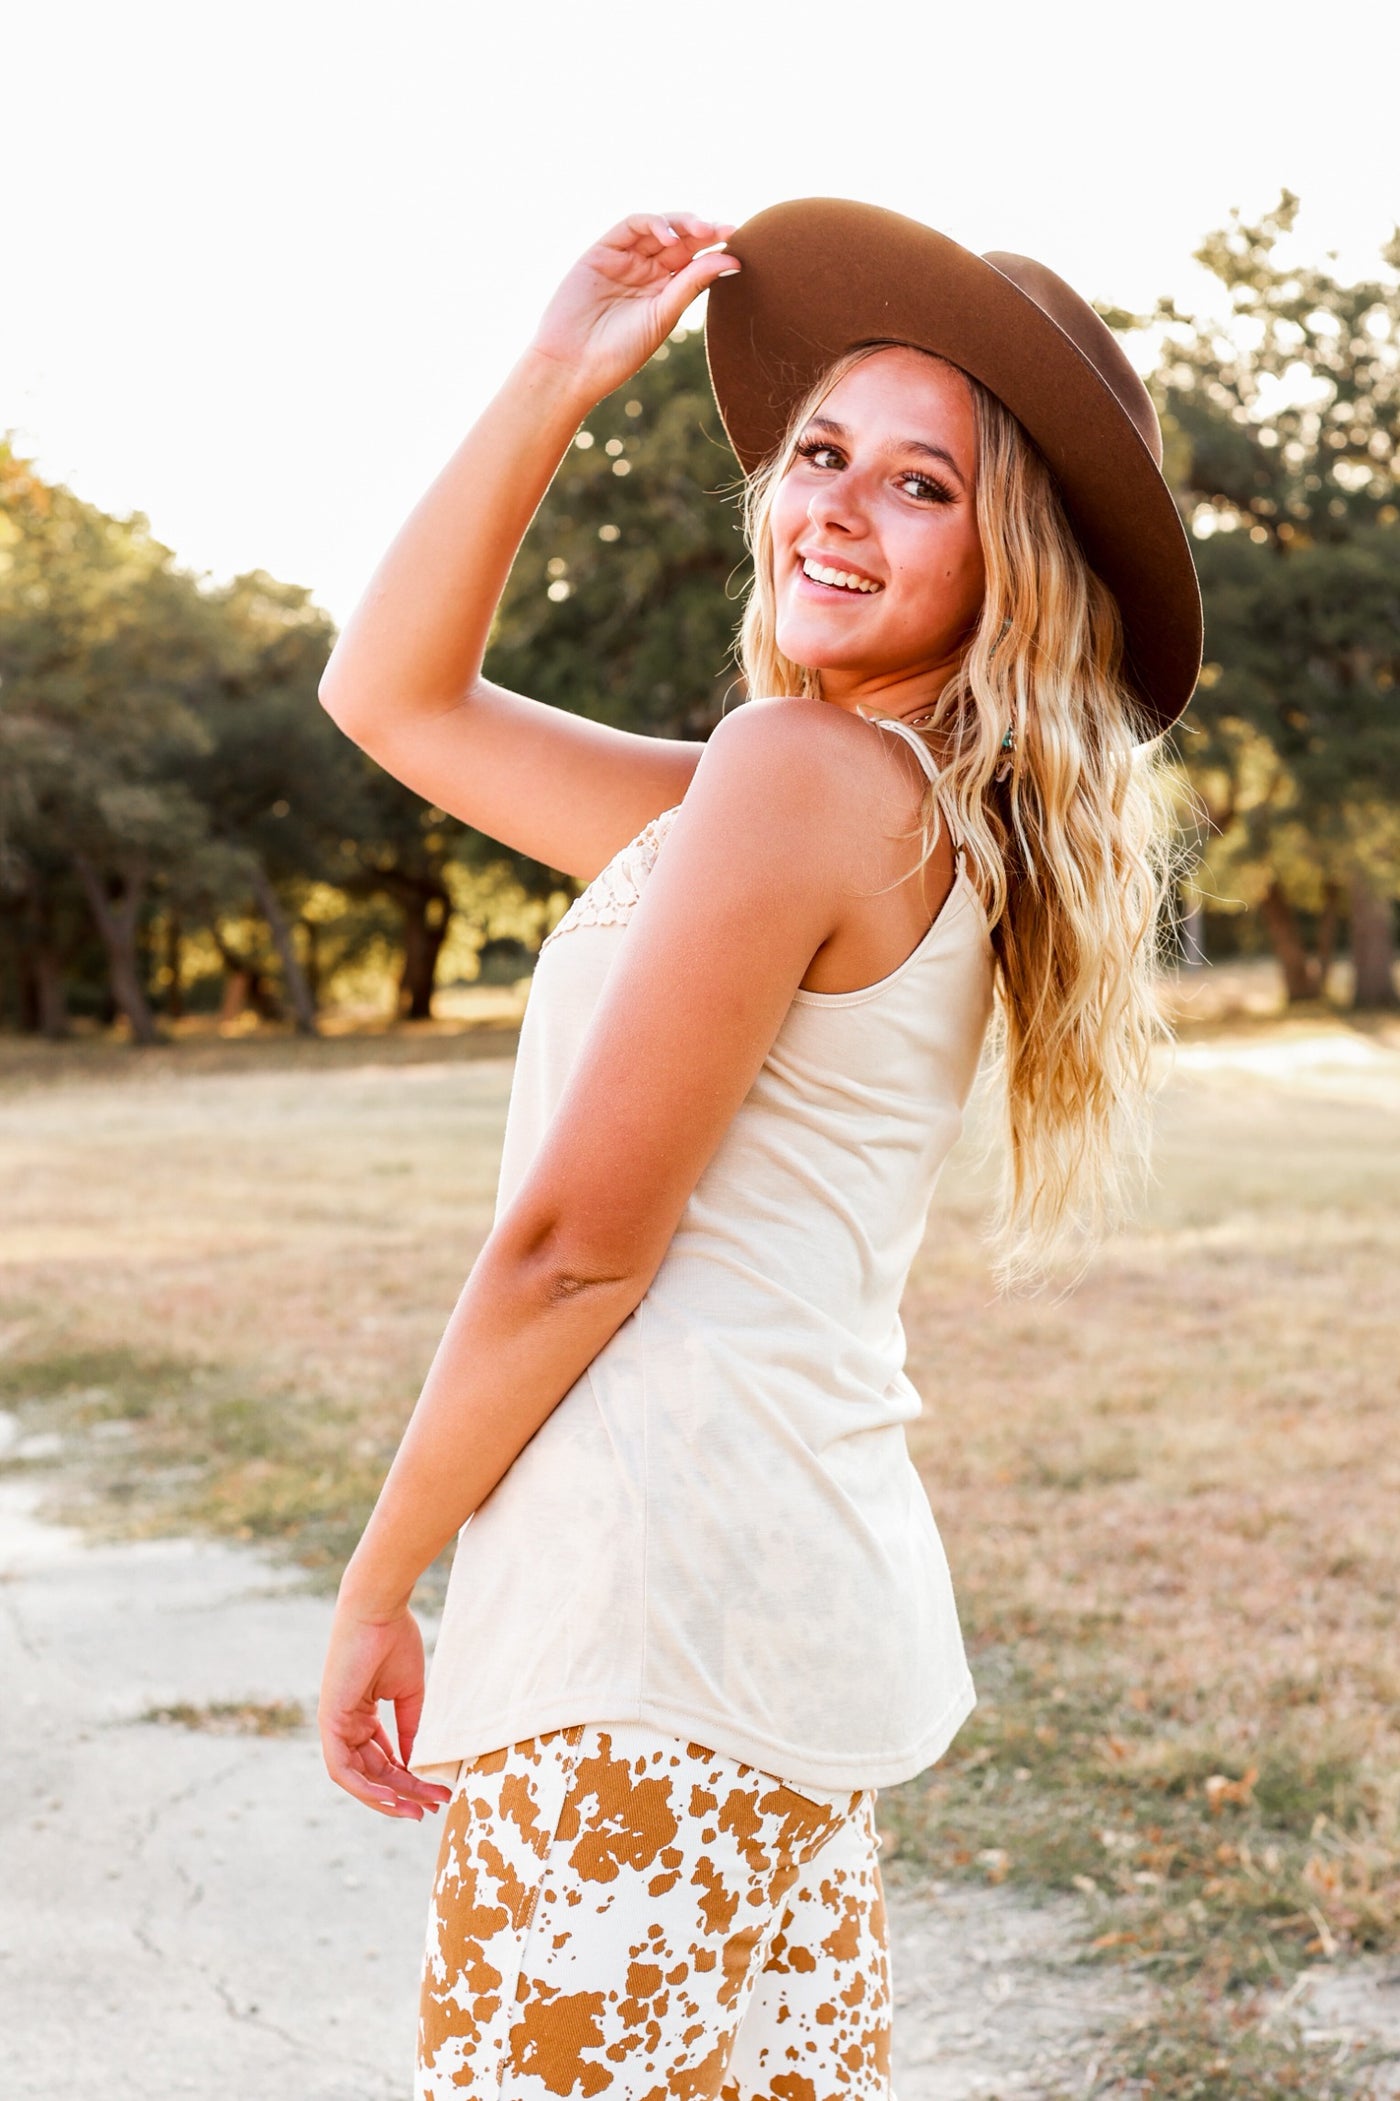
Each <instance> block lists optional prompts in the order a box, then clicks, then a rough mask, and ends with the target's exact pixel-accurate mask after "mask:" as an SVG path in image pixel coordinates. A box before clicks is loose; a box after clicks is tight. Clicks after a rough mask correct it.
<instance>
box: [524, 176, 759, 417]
mask: <svg viewBox="0 0 1400 2101" xmlns="http://www.w3.org/2000/svg"><path fill="white" fill-rule="evenodd" d="M733 231H734V228H733V227H732V226H718V225H714V224H712V223H711V222H710V221H709V220H708V219H701V218H697V216H696V215H695V213H694V212H633V213H631V214H630V216H629V217H627V218H626V219H621V220H619V221H618V223H617V225H616V226H614V227H612V228H611V229H610V231H609V232H607V233H605V234H604V235H603V237H602V239H601V240H600V241H595V243H594V244H593V246H592V247H591V248H590V249H589V250H588V252H587V253H586V254H585V255H582V256H580V258H579V260H578V261H577V262H576V263H575V264H574V266H573V268H572V270H570V271H569V273H568V275H567V277H566V278H565V279H564V281H563V283H562V284H561V285H560V287H559V289H558V291H557V292H556V293H555V295H554V297H553V298H552V299H551V301H550V302H549V305H548V306H547V307H546V308H545V311H544V313H543V315H542V316H541V318H540V324H539V327H538V328H537V329H536V331H535V335H534V339H533V341H532V343H531V345H530V348H531V349H532V350H533V351H535V352H536V353H538V354H539V355H540V356H543V357H547V358H549V359H551V360H552V361H553V362H555V363H556V364H560V365H563V366H564V367H565V368H566V370H568V371H569V372H570V373H571V374H572V376H573V378H574V379H575V381H576V382H577V384H578V385H579V387H580V389H581V390H582V391H583V392H585V393H587V394H588V395H589V396H591V398H592V400H593V401H600V400H601V399H602V397H603V396H604V395H605V394H609V393H611V392H612V390H613V388H614V387H619V386H621V385H622V383H623V381H624V380H627V379H630V378H631V377H632V374H633V373H634V372H636V371H638V370H640V368H641V367H642V366H643V365H644V364H645V363H646V361H647V359H648V358H649V357H650V356H651V355H652V353H653V352H654V351H655V350H657V349H659V347H660V346H661V344H662V343H664V342H665V340H666V338H667V336H669V335H670V333H671V331H672V329H673V328H675V326H676V324H677V322H678V321H679V320H680V318H681V316H682V314H683V313H684V312H685V310H686V308H687V307H688V306H689V305H690V303H691V301H692V300H693V299H696V298H698V296H699V294H700V293H701V292H703V291H704V290H705V288H706V287H707V286H708V285H711V284H713V283H714V281H715V279H716V278H717V277H721V276H724V275H725V274H726V273H728V272H730V271H733V270H737V269H738V268H739V263H738V260H737V258H736V257H734V256H732V255H729V254H728V253H727V252H726V251H725V249H724V248H723V247H717V246H715V243H717V242H723V241H724V240H726V239H727V238H728V236H729V235H730V234H731V233H733Z"/></svg>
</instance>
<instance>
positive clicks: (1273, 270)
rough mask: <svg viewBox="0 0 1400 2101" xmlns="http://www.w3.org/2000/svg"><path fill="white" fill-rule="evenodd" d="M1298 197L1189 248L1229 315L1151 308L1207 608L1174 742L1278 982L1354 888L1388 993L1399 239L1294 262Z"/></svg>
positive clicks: (1396, 700)
mask: <svg viewBox="0 0 1400 2101" xmlns="http://www.w3.org/2000/svg"><path fill="white" fill-rule="evenodd" d="M1297 206H1298V200H1297V198H1296V197H1294V196H1292V195H1291V194H1290V193H1289V192H1287V191H1285V192H1284V193H1283V195H1282V197H1281V198H1280V201H1279V203H1278V205H1277V206H1276V207H1275V208H1274V210H1273V211H1272V212H1270V213H1267V214H1265V215H1264V217H1263V218H1262V219H1260V221H1259V222H1258V223H1257V224H1253V225H1249V224H1245V223H1244V222H1243V221H1242V220H1241V218H1240V216H1239V214H1238V213H1236V214H1235V215H1234V216H1233V217H1232V219H1231V221H1230V224H1229V225H1228V226H1227V227H1225V228H1224V229H1222V230H1220V231H1217V232H1215V233H1213V234H1211V235H1210V236H1209V237H1208V238H1207V240H1206V241H1205V242H1204V243H1203V244H1202V246H1201V248H1200V249H1199V250H1198V251H1197V260H1198V261H1200V262H1201V263H1203V264H1204V265H1205V266H1206V268H1207V269H1209V270H1210V271H1211V272H1212V274H1213V275H1214V276H1215V277H1216V278H1217V280H1218V281H1219V283H1220V284H1221V285H1222V287H1223V288H1224V290H1225V292H1226V294H1227V304H1228V315H1227V318H1225V319H1224V320H1222V321H1218V322H1217V321H1209V322H1192V321H1190V320H1188V319H1186V318H1185V317H1183V316H1182V315H1181V314H1180V313H1178V312H1177V310H1176V309H1175V308H1174V306H1172V304H1171V303H1170V302H1167V301H1164V302H1163V303H1162V304H1161V305H1160V306H1159V308H1158V311H1157V313H1156V315H1155V316H1154V317H1151V318H1153V319H1155V320H1156V321H1157V322H1158V323H1164V324H1165V325H1166V335H1165V340H1164V343H1163V349H1162V355H1161V361H1160V365H1159V369H1158V372H1157V375H1156V379H1155V386H1156V391H1157V397H1158V401H1159V405H1160V407H1161V410H1162V413H1163V418H1164V423H1165V426H1166V431H1167V438H1168V446H1167V451H1168V471H1169V472H1171V473H1173V475H1174V477H1175V479H1176V481H1177V484H1178V487H1179V489H1180V491H1181V494H1182V496H1183V499H1184V501H1185V503H1186V506H1187V509H1188V512H1189V514H1190V517H1191V523H1192V527H1193V530H1194V532H1195V535H1196V557H1197V565H1198V568H1199V571H1200V576H1201V587H1202V595H1203V598H1204V601H1205V612H1206V656H1207V663H1206V666H1205V669H1204V671H1203V675H1202V680H1201V685H1200V687H1199V689H1198V691H1197V694H1196V697H1195V699H1194V700H1193V702H1192V705H1191V710H1190V713H1189V715H1188V717H1187V720H1186V722H1185V724H1183V727H1182V731H1181V733H1180V743H1181V748H1182V750H1183V753H1184V757H1185V761H1186V764H1187V767H1188V770H1189V772H1190V774H1191V777H1192V781H1193V785H1194V786H1195V787H1196V789H1197V790H1198V792H1199V793H1200V795H1201V797H1202V800H1203V802H1204V804H1205V807H1206V809H1207V810H1208V812H1209V814H1210V819H1211V822H1212V824H1213V826H1214V828H1215V829H1216V831H1217V832H1218V833H1219V834H1220V844H1219V847H1218V848H1215V849H1212V851H1211V853H1210V855H1209V858H1208V870H1209V876H1210V887H1214V888H1217V889H1219V888H1221V887H1224V886H1230V885H1232V886H1233V887H1234V888H1235V890H1236V893H1237V895H1239V896H1240V897H1242V898H1243V899H1244V900H1246V901H1248V902H1265V903H1266V904H1267V911H1266V920H1267V923H1268V925H1269V929H1270V933H1271V936H1272V937H1273V938H1274V940H1275V943H1276V946H1278V947H1279V950H1280V955H1281V958H1282V960H1283V961H1284V964H1285V970H1286V972H1287V973H1288V976H1289V982H1290V988H1291V990H1293V991H1294V992H1299V991H1301V992H1307V991H1310V990H1312V989H1314V988H1315V985H1316V983H1317V982H1318V981H1319V979H1320V976H1321V974H1322V967H1321V965H1320V959H1315V960H1314V964H1313V965H1312V966H1311V967H1309V966H1307V964H1306V959H1304V958H1303V957H1302V953H1301V935H1300V932H1299V929H1298V924H1297V917H1296V908H1297V907H1298V906H1307V907H1312V908H1314V909H1317V908H1323V907H1324V906H1325V907H1326V909H1327V910H1328V911H1330V912H1333V913H1334V912H1335V910H1336V909H1337V907H1338V904H1339V901H1340V899H1341V898H1342V896H1343V894H1344V893H1345V892H1347V891H1348V890H1349V891H1350V893H1351V896H1352V912H1353V950H1354V952H1355V949H1356V938H1355V936H1356V924H1355V922H1356V918H1357V914H1358V912H1369V913H1370V914H1371V916H1372V918H1373V919H1374V915H1375V913H1376V912H1377V911H1379V912H1380V913H1381V914H1382V918H1381V921H1380V936H1381V945H1382V950H1383V953H1382V955H1381V957H1380V963H1379V986H1380V989H1379V991H1378V992H1377V994H1376V996H1377V997H1380V998H1384V997H1386V996H1387V994H1386V984H1387V978H1388V969H1389V960H1388V958H1389V942H1388V935H1387V934H1386V930H1385V926H1384V914H1385V912H1386V910H1387V909H1388V907H1387V906H1386V905H1385V903H1384V900H1387V899H1389V898H1391V897H1393V896H1394V895H1395V893H1396V891H1397V890H1400V822H1397V810H1400V697H1397V685H1396V681H1397V675H1398V674H1400V484H1398V483H1397V475H1400V233H1397V235H1396V237H1395V238H1394V239H1393V240H1392V241H1391V242H1390V244H1389V245H1388V246H1387V248H1386V250H1385V252H1384V255H1383V258H1382V261H1383V264H1384V270H1383V272H1382V274H1378V275H1377V276H1376V277H1374V278H1368V279H1365V280H1363V281H1361V282H1358V283H1355V284H1345V283H1343V282H1341V281H1340V280H1339V279H1338V278H1337V277H1336V276H1335V275H1334V274H1333V272H1332V271H1331V270H1330V269H1328V268H1325V267H1322V266H1318V265H1303V264H1300V263H1298V262H1296V261H1295V260H1291V259H1289V257H1288V255H1287V246H1288V240H1289V236H1290V235H1291V232H1292V229H1293V225H1294V220H1295V217H1296V214H1297ZM1328 900H1331V901H1332V902H1331V903H1330V905H1329V904H1328V903H1327V901H1328ZM1290 949H1291V950H1293V951H1295V952H1296V953H1294V954H1290V953H1289V951H1290ZM1372 975H1373V978H1374V977H1375V976H1376V973H1375V972H1374V971H1373V973H1372Z"/></svg>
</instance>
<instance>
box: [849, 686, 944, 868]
mask: <svg viewBox="0 0 1400 2101" xmlns="http://www.w3.org/2000/svg"><path fill="white" fill-rule="evenodd" d="M865 719H866V721H867V722H873V723H875V724H876V725H877V727H879V728H880V729H882V730H890V731H891V732H892V733H893V734H894V735H895V736H896V737H899V738H902V740H903V741H904V743H906V744H910V745H912V746H913V748H914V751H915V753H916V754H917V757H918V761H919V764H920V765H921V766H922V767H923V769H924V772H925V773H926V774H927V775H928V777H929V779H930V781H931V782H932V783H933V788H934V794H935V796H937V793H938V784H939V781H940V780H941V779H942V777H943V776H942V770H941V768H940V767H939V764H938V761H937V759H935V757H934V756H933V753H932V752H931V751H930V750H929V748H928V746H927V744H926V743H925V742H924V740H923V738H922V737H921V736H920V735H919V733H918V731H917V730H914V729H911V728H910V726H909V724H908V723H907V722H900V721H898V720H897V718H896V717H895V716H893V715H867V716H866V718H865ZM938 808H939V813H940V815H941V816H943V818H944V821H945V823H946V821H947V813H946V811H944V809H943V803H942V800H941V798H940V799H939V803H938ZM953 852H954V854H955V856H956V857H957V862H958V866H959V867H960V868H961V867H965V866H966V855H965V853H964V851H963V843H962V841H961V839H954V840H953Z"/></svg>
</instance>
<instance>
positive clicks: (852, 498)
mask: <svg viewBox="0 0 1400 2101" xmlns="http://www.w3.org/2000/svg"><path fill="white" fill-rule="evenodd" d="M807 516H808V517H809V518H810V519H811V521H812V524H813V525H814V526H815V527H816V528H817V529H818V530H819V531H822V532H829V531H832V530H833V529H834V530H836V531H838V532H845V533H863V532H864V531H865V530H866V519H865V514H864V509H863V507H862V505H861V502H860V498H859V496H858V495H857V493H856V492H855V491H854V490H853V489H852V488H851V487H850V486H849V484H848V483H847V482H846V478H845V476H844V475H843V476H842V486H840V487H837V486H836V484H835V483H833V482H828V483H827V484H826V485H825V486H824V487H823V488H820V489H814V490H813V492H812V500H811V502H810V503H809V504H808V506H807Z"/></svg>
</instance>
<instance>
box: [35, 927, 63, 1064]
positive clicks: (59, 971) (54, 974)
mask: <svg viewBox="0 0 1400 2101" xmlns="http://www.w3.org/2000/svg"><path fill="white" fill-rule="evenodd" d="M30 962H31V967H32V969H33V972H34V1005H35V1010H36V1013H35V1019H36V1021H37V1023H38V1028H39V1034H40V1035H41V1036H47V1037H48V1039H49V1041H50V1042H51V1043H57V1042H59V1041H60V1040H61V1039H62V1038H63V1037H64V1036H66V1035H67V1034H68V995H67V990H66V988H65V986H64V982H63V962H62V959H61V957H60V956H59V954H58V951H57V949H54V948H51V947H49V945H48V944H47V943H44V944H42V945H41V946H40V947H38V948H35V949H34V950H33V951H32V954H31V958H30Z"/></svg>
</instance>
